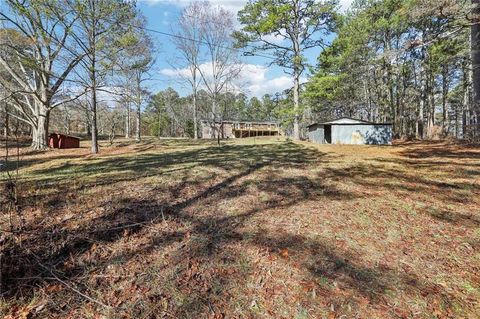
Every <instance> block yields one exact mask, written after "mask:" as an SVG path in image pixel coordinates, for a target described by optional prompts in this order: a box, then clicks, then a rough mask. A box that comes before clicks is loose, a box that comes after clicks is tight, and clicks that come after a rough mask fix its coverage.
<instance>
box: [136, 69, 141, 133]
mask: <svg viewBox="0 0 480 319" xmlns="http://www.w3.org/2000/svg"><path fill="white" fill-rule="evenodd" d="M140 81H141V78H140V75H139V74H137V75H136V82H137V96H136V104H137V116H136V131H135V141H137V142H140V141H141V139H142V137H141V135H142V134H141V131H140V129H141V120H142V118H141V116H142V91H141V87H140V84H141V82H140Z"/></svg>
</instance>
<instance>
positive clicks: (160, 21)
mask: <svg viewBox="0 0 480 319" xmlns="http://www.w3.org/2000/svg"><path fill="white" fill-rule="evenodd" d="M352 1H353V0H341V1H340V2H341V6H342V9H346V8H348V7H349V6H350V4H351V2H352ZM137 3H138V8H139V10H140V11H141V12H142V13H143V15H145V17H146V18H147V23H148V28H150V29H153V30H158V31H162V32H168V33H171V32H172V29H174V28H175V23H176V21H177V19H178V17H179V15H180V14H181V11H182V8H183V7H184V6H186V5H188V3H189V1H185V0H139V1H138V2H137ZM211 3H212V4H214V5H220V6H223V7H225V8H226V9H228V10H229V11H231V12H233V13H234V14H235V16H236V14H237V12H238V10H240V9H241V8H242V7H243V6H244V4H245V3H246V0H219V1H211ZM151 36H152V39H153V40H154V42H155V43H156V45H157V49H158V50H159V53H158V55H157V60H156V65H155V67H154V70H153V71H152V80H151V81H150V83H149V89H150V90H151V91H153V92H156V91H159V90H162V89H165V88H167V87H168V86H171V87H173V88H174V89H175V90H177V91H178V92H179V93H180V94H181V95H186V94H188V93H189V90H188V88H187V87H184V85H182V83H181V81H179V79H178V78H177V77H176V76H174V75H173V74H174V73H175V72H173V70H172V66H171V63H172V60H173V57H175V55H176V52H175V47H174V46H173V44H172V42H171V39H170V38H169V37H168V36H164V35H161V34H157V33H151ZM320 52H321V49H320V48H316V49H312V50H310V51H309V52H307V54H306V57H307V59H308V60H309V62H310V63H311V64H313V65H314V64H315V61H316V58H317V56H318V55H319V53H320ZM242 62H243V63H244V64H245V66H244V71H243V72H242V75H241V77H240V79H239V80H238V81H239V82H242V83H240V85H241V86H242V90H243V91H244V92H245V93H246V94H247V95H249V96H258V97H260V96H262V95H264V94H266V93H269V94H274V93H276V92H281V91H283V90H285V89H287V88H289V87H291V86H292V82H291V79H290V77H289V76H288V74H285V73H284V72H283V70H282V69H281V68H279V67H276V66H270V67H268V63H269V62H270V60H269V59H265V58H262V57H256V56H255V57H252V56H248V57H242ZM306 76H307V74H305V75H304V78H303V81H305V80H306Z"/></svg>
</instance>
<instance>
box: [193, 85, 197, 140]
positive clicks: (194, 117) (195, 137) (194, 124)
mask: <svg viewBox="0 0 480 319" xmlns="http://www.w3.org/2000/svg"><path fill="white" fill-rule="evenodd" d="M195 83H196V82H195ZM195 85H196V84H194V86H195ZM192 102H193V103H192V104H193V138H194V139H195V140H196V139H198V127H197V89H196V88H195V87H194V88H193V101H192Z"/></svg>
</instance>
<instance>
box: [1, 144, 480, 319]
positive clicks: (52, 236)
mask: <svg viewBox="0 0 480 319" xmlns="http://www.w3.org/2000/svg"><path fill="white" fill-rule="evenodd" d="M87 144H88V143H87V142H82V148H80V149H74V150H55V151H47V152H43V153H31V152H29V151H28V150H27V149H26V148H22V149H21V153H22V155H21V156H20V160H19V162H18V167H19V177H20V179H19V182H18V195H19V201H18V211H19V213H18V214H14V215H13V225H14V226H15V229H13V233H12V232H6V233H2V234H0V236H1V237H0V242H1V245H2V246H1V247H2V251H3V256H2V259H1V263H2V278H1V279H2V286H1V288H2V299H1V302H0V315H1V316H3V317H6V318H47V317H48V318H50V317H52V318H478V317H480V305H479V300H480V196H479V195H480V184H479V182H480V147H474V146H469V145H464V144H454V143H448V142H429V143H401V144H397V145H394V146H341V145H314V144H310V143H306V142H305V143H293V142H290V141H286V140H283V139H278V138H262V139H258V138H257V139H243V140H236V141H233V140H230V141H226V142H223V143H222V145H221V146H217V145H216V144H215V142H213V141H199V142H195V141H191V140H157V139H153V138H152V139H146V140H145V141H144V142H142V143H138V144H137V143H133V142H129V141H126V140H119V141H117V142H116V143H115V144H114V145H113V146H109V145H103V147H102V148H101V154H100V155H98V156H93V155H90V154H89V149H88V145H87ZM12 167H13V165H11V166H10V168H12ZM4 177H5V176H2V178H4ZM2 208H6V205H2ZM0 217H1V220H0V227H1V228H2V229H4V230H10V226H9V223H10V221H9V214H7V213H6V212H3V214H2V215H1V216H0ZM19 229H20V231H19Z"/></svg>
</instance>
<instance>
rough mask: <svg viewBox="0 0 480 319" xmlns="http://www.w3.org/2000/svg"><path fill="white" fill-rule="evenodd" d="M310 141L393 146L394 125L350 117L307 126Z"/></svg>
mask: <svg viewBox="0 0 480 319" xmlns="http://www.w3.org/2000/svg"><path fill="white" fill-rule="evenodd" d="M307 128H308V139H309V140H310V142H314V143H318V144H376V145H383V144H392V137H393V132H392V124H390V123H373V122H367V121H363V120H358V119H354V118H349V117H342V118H339V119H336V120H334V121H329V122H322V123H313V124H310V125H309V126H307Z"/></svg>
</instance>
